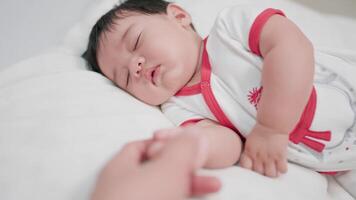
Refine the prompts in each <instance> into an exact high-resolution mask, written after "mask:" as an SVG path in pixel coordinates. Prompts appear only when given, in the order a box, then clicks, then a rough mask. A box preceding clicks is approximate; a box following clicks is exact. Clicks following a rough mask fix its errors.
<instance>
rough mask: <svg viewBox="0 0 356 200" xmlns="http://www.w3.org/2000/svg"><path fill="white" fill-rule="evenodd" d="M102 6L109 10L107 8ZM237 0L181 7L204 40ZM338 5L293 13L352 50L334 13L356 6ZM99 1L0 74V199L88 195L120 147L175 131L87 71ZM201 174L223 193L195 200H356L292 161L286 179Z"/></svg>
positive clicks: (343, 20) (348, 21) (344, 18)
mask: <svg viewBox="0 0 356 200" xmlns="http://www.w3.org/2000/svg"><path fill="white" fill-rule="evenodd" d="M107 2H108V3H107V5H106V6H108V5H111V4H112V1H111V0H108V1H107ZM241 2H247V1H233V0H225V1H219V4H217V3H208V2H206V1H204V0H194V1H192V0H190V1H189V0H181V1H178V3H180V4H181V5H182V6H184V7H185V8H186V9H187V10H189V11H190V12H192V16H193V20H194V21H195V22H196V23H195V24H196V27H197V29H198V31H199V32H200V33H201V34H202V35H206V34H207V33H208V30H209V27H210V26H211V24H212V23H213V19H214V16H215V15H216V13H217V12H218V10H219V9H220V8H222V7H224V6H226V5H231V4H236V3H241ZM255 2H256V1H255ZM263 2H264V3H271V4H272V5H278V6H283V5H282V4H284V1H283V2H282V1H278V2H275V1H273V2H272V0H271V1H263ZM320 2H321V1H319V3H320ZM342 2H344V3H345V2H346V3H345V4H340V5H339V4H337V6H339V7H337V6H336V5H334V4H332V3H330V2H328V3H329V6H330V5H334V6H336V7H334V9H333V10H332V12H331V11H328V10H327V11H325V9H324V10H323V9H321V10H318V8H319V7H318V6H317V7H316V8H315V5H316V4H314V3H313V4H312V5H310V4H308V3H307V2H298V3H297V4H296V5H294V6H295V7H294V8H295V9H296V10H297V11H300V12H301V11H303V14H304V16H308V15H313V16H319V18H318V17H317V18H313V19H323V20H320V22H323V21H325V20H327V22H323V23H321V24H320V30H321V32H325V33H326V32H327V33H328V34H323V35H320V33H318V34H315V33H307V34H308V36H309V37H312V38H314V37H315V38H317V37H330V40H327V41H328V42H327V43H325V44H322V45H324V46H325V47H327V48H330V47H334V48H348V49H353V50H354V49H355V47H354V46H352V45H351V44H352V43H353V44H356V39H355V36H353V35H354V34H352V33H354V32H355V31H356V26H351V25H354V24H355V20H356V18H355V16H354V15H353V14H352V13H351V14H347V12H346V14H345V13H341V14H342V15H340V13H339V12H340V10H344V11H345V10H348V9H349V6H350V5H356V4H352V2H351V1H346V0H345V1H342ZM347 2H348V3H349V4H347ZM104 4H105V3H104ZM104 4H103V3H95V6H93V7H92V9H91V10H90V11H88V14H87V17H85V18H84V19H83V20H82V21H81V22H80V23H78V25H76V26H75V27H74V28H73V29H72V30H71V31H70V33H69V34H68V35H67V36H66V38H65V39H64V42H63V45H61V46H59V47H58V48H57V49H56V50H53V51H51V52H48V53H46V54H43V55H40V56H37V57H33V58H31V59H28V60H25V61H23V62H20V63H18V64H16V65H13V66H11V67H9V68H7V69H6V70H4V71H2V72H1V73H0V199H7V200H15V199H30V200H32V199H33V200H35V199H52V200H56V199H58V200H59V199H76V200H79V199H87V198H88V196H89V194H90V190H91V188H92V186H93V183H94V181H95V176H96V175H97V173H98V171H99V170H100V168H101V167H102V166H103V165H104V164H105V162H106V161H107V160H108V159H109V158H110V156H112V155H113V154H114V153H115V152H117V151H118V150H119V149H120V147H121V146H122V145H123V144H124V143H126V142H128V141H132V140H136V139H141V138H146V137H149V136H150V135H151V133H152V131H153V130H155V129H158V128H164V127H169V126H172V124H171V123H170V122H169V121H168V120H167V119H166V118H165V117H164V116H163V115H162V114H161V112H160V111H159V110H158V109H157V108H154V107H150V106H147V105H145V104H143V103H141V102H139V101H137V100H135V99H134V98H132V97H130V96H129V95H127V94H125V93H124V92H122V91H120V90H118V89H117V88H116V87H115V86H113V85H112V84H111V83H110V82H109V81H108V80H107V79H105V78H104V77H102V76H100V75H98V74H96V73H94V72H90V71H87V70H86V69H85V64H84V61H83V60H82V59H81V58H80V57H79V56H78V55H80V53H81V52H82V51H83V49H84V48H85V44H86V37H87V34H88V31H89V29H90V26H91V24H92V23H93V20H95V19H96V18H97V16H99V14H100V12H102V10H103V9H105V8H104V7H106V6H105V5H104ZM100 6H102V8H101V7H100ZM320 8H329V7H328V6H326V7H325V6H324V5H320ZM293 16H294V17H296V15H293V14H291V17H293ZM308 22H309V21H306V20H301V21H300V22H299V21H298V23H306V25H308ZM303 25H305V24H303ZM331 25H332V26H331ZM335 27H337V28H335ZM323 41H325V40H323ZM350 43H351V44H350ZM201 173H208V174H214V175H216V176H218V177H220V178H221V179H222V181H223V184H224V186H223V189H222V191H221V192H219V193H217V194H215V195H211V196H208V197H205V198H200V199H214V200H218V199H244V200H249V199H251V200H252V199H264V200H266V199H274V200H275V199H276V200H278V199H307V200H309V199H310V200H316V199H326V200H328V199H330V200H338V199H340V200H341V199H342V200H352V197H351V196H350V195H348V193H347V192H345V191H344V190H343V189H342V188H341V187H340V186H339V185H338V184H337V183H336V181H335V180H334V179H333V178H330V177H325V176H322V175H320V174H318V173H315V172H312V171H309V170H307V169H304V168H302V167H299V166H296V165H292V164H291V165H289V173H288V174H287V175H285V176H283V177H281V178H279V179H277V180H273V179H268V178H266V177H262V176H259V175H257V174H255V173H253V172H250V171H247V170H244V169H241V168H238V167H230V168H228V169H223V170H202V171H201Z"/></svg>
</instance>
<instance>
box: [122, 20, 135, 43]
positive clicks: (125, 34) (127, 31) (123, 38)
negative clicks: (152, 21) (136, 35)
mask: <svg viewBox="0 0 356 200" xmlns="http://www.w3.org/2000/svg"><path fill="white" fill-rule="evenodd" d="M132 27H133V25H132V24H131V25H130V26H129V27H128V28H127V29H126V31H125V33H124V34H123V35H122V37H121V41H124V40H125V38H126V36H127V34H128V33H129V32H130V29H131V28H132Z"/></svg>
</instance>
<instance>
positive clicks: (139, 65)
mask: <svg viewBox="0 0 356 200" xmlns="http://www.w3.org/2000/svg"><path fill="white" fill-rule="evenodd" d="M144 61H145V60H144V58H142V57H138V58H137V59H136V60H135V61H134V62H132V66H131V70H132V73H133V75H134V76H135V77H139V76H141V74H142V73H143V63H144Z"/></svg>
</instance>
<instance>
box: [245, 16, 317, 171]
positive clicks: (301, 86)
mask: <svg viewBox="0 0 356 200" xmlns="http://www.w3.org/2000/svg"><path fill="white" fill-rule="evenodd" d="M260 51H261V54H262V56H263V58H264V63H263V71H262V85H263V92H262V96H261V100H260V102H259V105H258V110H257V123H256V125H255V127H254V128H253V130H252V132H251V133H250V135H249V137H248V138H247V141H246V147H245V151H244V154H243V155H242V157H241V165H242V166H243V167H246V168H251V169H253V170H255V171H257V172H259V173H261V174H265V175H268V176H276V175H277V172H285V171H286V148H287V142H288V137H289V136H288V134H289V133H290V132H291V131H292V130H293V128H294V127H295V126H296V124H297V122H298V120H299V118H300V116H301V114H302V112H303V110H304V107H305V105H306V103H307V101H308V98H309V96H310V94H311V91H312V84H313V75H314V56H313V47H312V44H311V42H310V41H309V40H308V39H307V38H306V37H305V36H304V34H303V33H302V32H301V31H300V30H299V29H298V27H297V26H296V25H295V24H293V23H292V22H291V21H290V20H288V19H287V18H285V17H283V16H280V15H274V16H272V17H271V18H270V19H269V20H268V21H267V22H266V24H265V25H264V28H263V29H262V32H261V36H260ZM272 138H273V139H272ZM258 140H260V141H262V142H257V141H258ZM263 140H265V142H263ZM273 140H274V141H273ZM276 140H277V141H276Z"/></svg>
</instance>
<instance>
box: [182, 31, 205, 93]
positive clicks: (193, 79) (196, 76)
mask: <svg viewBox="0 0 356 200" xmlns="http://www.w3.org/2000/svg"><path fill="white" fill-rule="evenodd" d="M198 45H199V46H200V48H199V56H198V62H197V65H196V66H195V71H194V73H193V75H192V77H191V79H190V80H189V81H188V83H187V84H186V85H185V87H188V86H192V85H195V84H197V83H199V82H200V80H201V76H200V71H201V62H202V57H203V50H204V42H203V40H202V39H201V38H200V37H199V40H198Z"/></svg>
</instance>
